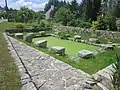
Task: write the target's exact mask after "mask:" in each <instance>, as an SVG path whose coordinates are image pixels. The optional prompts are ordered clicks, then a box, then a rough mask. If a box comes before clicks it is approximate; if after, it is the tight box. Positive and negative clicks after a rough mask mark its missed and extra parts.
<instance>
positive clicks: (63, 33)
mask: <svg viewBox="0 0 120 90" xmlns="http://www.w3.org/2000/svg"><path fill="white" fill-rule="evenodd" d="M58 36H59V37H60V38H61V39H68V37H70V35H69V34H67V33H66V32H59V33H58Z"/></svg>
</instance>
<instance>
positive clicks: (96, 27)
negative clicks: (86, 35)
mask: <svg viewBox="0 0 120 90" xmlns="http://www.w3.org/2000/svg"><path fill="white" fill-rule="evenodd" d="M92 28H93V29H94V30H99V29H100V23H99V22H98V21H93V22H92Z"/></svg>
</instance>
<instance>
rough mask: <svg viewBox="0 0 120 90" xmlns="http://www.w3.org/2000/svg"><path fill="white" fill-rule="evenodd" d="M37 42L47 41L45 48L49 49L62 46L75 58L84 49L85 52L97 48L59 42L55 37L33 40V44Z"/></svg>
mask: <svg viewBox="0 0 120 90" xmlns="http://www.w3.org/2000/svg"><path fill="white" fill-rule="evenodd" d="M38 40H47V46H48V47H49V48H51V47H52V46H63V47H65V50H66V53H67V54H69V55H72V56H76V55H77V53H78V51H80V50H83V49H86V50H95V49H97V48H98V47H96V46H92V45H87V44H83V43H78V42H73V41H70V40H61V39H59V38H56V37H41V38H34V39H33V42H35V41H38Z"/></svg>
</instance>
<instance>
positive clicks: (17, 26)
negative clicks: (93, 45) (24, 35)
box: [16, 23, 24, 29]
mask: <svg viewBox="0 0 120 90" xmlns="http://www.w3.org/2000/svg"><path fill="white" fill-rule="evenodd" d="M16 28H20V29H23V28H24V25H23V24H22V23H17V24H16Z"/></svg>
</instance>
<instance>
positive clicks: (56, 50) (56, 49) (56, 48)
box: [51, 46, 65, 55]
mask: <svg viewBox="0 0 120 90" xmlns="http://www.w3.org/2000/svg"><path fill="white" fill-rule="evenodd" d="M51 51H52V52H53V53H56V54H60V55H65V48H64V47H61V46H53V47H52V48H51Z"/></svg>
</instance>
